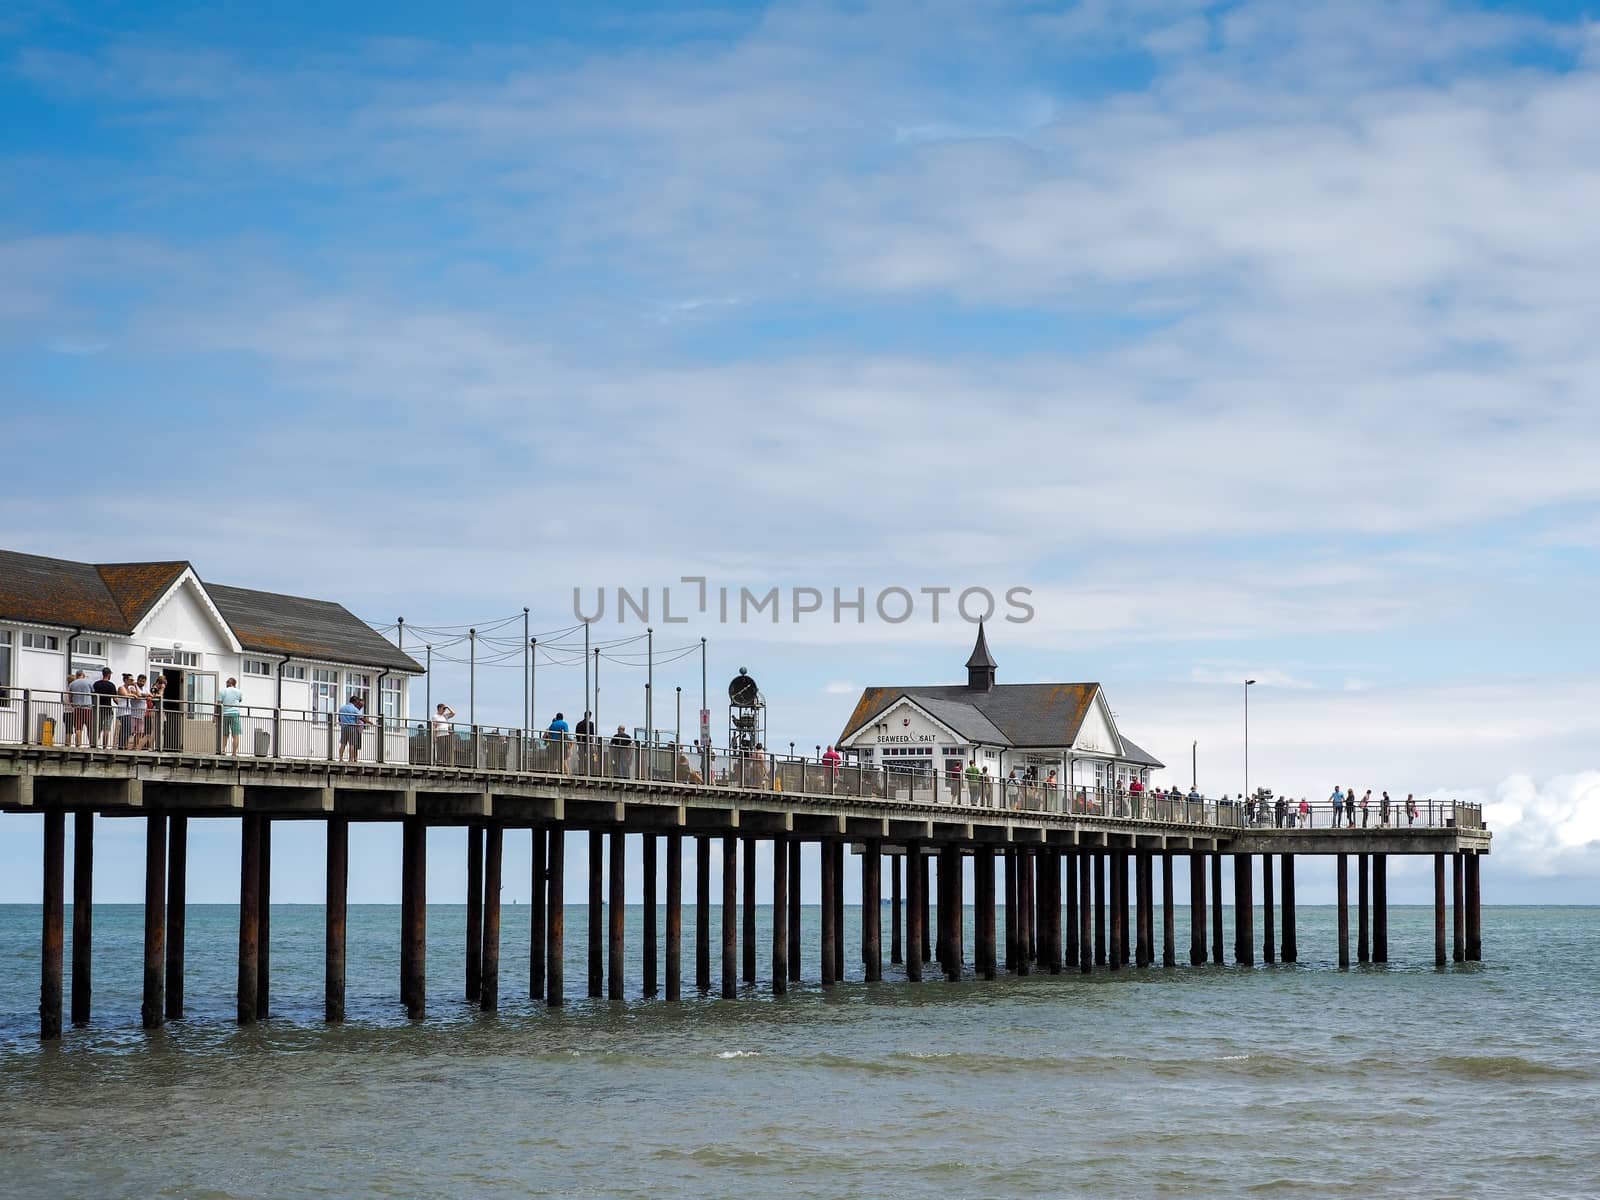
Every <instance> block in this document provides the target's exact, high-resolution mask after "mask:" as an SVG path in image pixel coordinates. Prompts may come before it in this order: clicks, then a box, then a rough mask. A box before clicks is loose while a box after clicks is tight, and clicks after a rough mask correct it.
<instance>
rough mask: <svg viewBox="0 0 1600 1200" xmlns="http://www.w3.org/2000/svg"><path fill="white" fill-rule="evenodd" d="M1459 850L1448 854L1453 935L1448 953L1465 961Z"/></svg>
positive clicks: (1463, 890) (1460, 856) (1464, 917)
mask: <svg viewBox="0 0 1600 1200" xmlns="http://www.w3.org/2000/svg"><path fill="white" fill-rule="evenodd" d="M1461 859H1462V854H1461V851H1459V850H1457V851H1456V852H1455V853H1454V854H1452V855H1451V856H1450V888H1451V901H1450V920H1451V925H1452V929H1451V932H1452V934H1453V935H1454V940H1453V941H1452V943H1451V948H1450V955H1451V958H1452V959H1453V960H1454V961H1456V962H1466V961H1467V922H1466V911H1465V910H1466V883H1465V881H1464V880H1463V879H1462V877H1461Z"/></svg>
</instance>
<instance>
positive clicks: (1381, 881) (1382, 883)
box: [1372, 854, 1389, 963]
mask: <svg viewBox="0 0 1600 1200" xmlns="http://www.w3.org/2000/svg"><path fill="white" fill-rule="evenodd" d="M1372 961H1373V962H1375V963H1386V962H1388V961H1389V856H1388V855H1387V854H1374V855H1373V856H1372Z"/></svg>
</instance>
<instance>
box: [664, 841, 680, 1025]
mask: <svg viewBox="0 0 1600 1200" xmlns="http://www.w3.org/2000/svg"><path fill="white" fill-rule="evenodd" d="M682 998H683V834H681V833H677V832H673V833H669V834H667V999H668V1000H681V999H682Z"/></svg>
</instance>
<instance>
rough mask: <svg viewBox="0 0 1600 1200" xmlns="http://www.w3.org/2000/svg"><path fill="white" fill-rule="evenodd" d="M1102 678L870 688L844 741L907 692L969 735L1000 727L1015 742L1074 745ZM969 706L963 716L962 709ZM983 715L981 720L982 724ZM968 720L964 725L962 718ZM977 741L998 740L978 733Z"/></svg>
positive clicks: (1009, 741) (847, 725)
mask: <svg viewBox="0 0 1600 1200" xmlns="http://www.w3.org/2000/svg"><path fill="white" fill-rule="evenodd" d="M1099 687H1100V685H1099V684H1098V683H1001V684H996V685H995V686H994V687H992V688H990V689H989V690H988V691H984V690H982V689H979V688H969V687H967V686H966V685H964V684H948V685H938V686H934V687H904V688H867V689H866V690H865V691H864V692H862V693H861V699H860V700H858V701H857V702H856V707H855V711H854V712H852V713H851V714H850V719H849V720H848V721H847V722H845V728H844V733H843V734H841V735H840V740H841V741H843V740H845V739H846V738H848V737H849V736H850V735H851V734H853V733H855V732H856V731H857V730H858V729H860V728H861V726H863V725H865V724H866V723H867V722H869V721H871V720H872V719H873V718H874V717H876V716H877V715H878V714H879V713H881V712H883V711H884V710H885V709H887V708H888V707H889V706H890V705H891V704H893V703H894V702H895V701H896V700H898V699H900V697H902V696H909V697H910V698H911V699H913V700H915V701H916V702H917V703H919V704H922V705H923V706H924V707H927V708H928V711H929V712H934V709H933V708H932V707H931V706H932V705H934V704H938V705H940V707H941V710H942V712H943V713H944V715H940V713H934V715H935V716H939V719H940V720H941V721H944V722H945V724H947V725H950V726H951V727H952V728H955V729H957V731H958V732H961V733H963V735H966V734H967V732H968V730H969V729H970V730H971V731H973V732H974V733H976V732H977V730H978V729H980V728H982V727H985V726H986V727H988V728H992V729H995V730H998V731H999V733H1000V734H1001V735H1002V736H1003V738H1004V739H1005V741H1004V743H1003V744H1006V745H1011V746H1070V745H1071V744H1072V742H1073V739H1074V738H1076V737H1077V736H1078V730H1079V728H1080V727H1081V726H1082V725H1083V718H1084V715H1085V714H1086V713H1087V712H1088V711H1089V705H1090V704H1091V703H1092V702H1093V700H1094V694H1095V692H1096V691H1098V690H1099ZM962 709H966V710H969V712H970V714H971V715H970V716H968V717H965V718H963V717H962V716H961V713H960V710H962ZM980 719H981V725H980ZM963 720H964V721H965V723H966V726H967V728H965V729H963V728H962V727H961V725H960V724H958V722H961V721H963ZM974 740H978V741H985V742H988V741H993V740H994V739H993V737H992V735H991V736H989V737H975V738H974Z"/></svg>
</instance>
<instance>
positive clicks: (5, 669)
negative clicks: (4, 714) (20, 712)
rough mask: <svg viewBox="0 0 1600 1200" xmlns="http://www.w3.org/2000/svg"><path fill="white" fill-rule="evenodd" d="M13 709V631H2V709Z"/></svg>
mask: <svg viewBox="0 0 1600 1200" xmlns="http://www.w3.org/2000/svg"><path fill="white" fill-rule="evenodd" d="M10 707H11V631H10V630H9V629H0V708H10Z"/></svg>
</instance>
